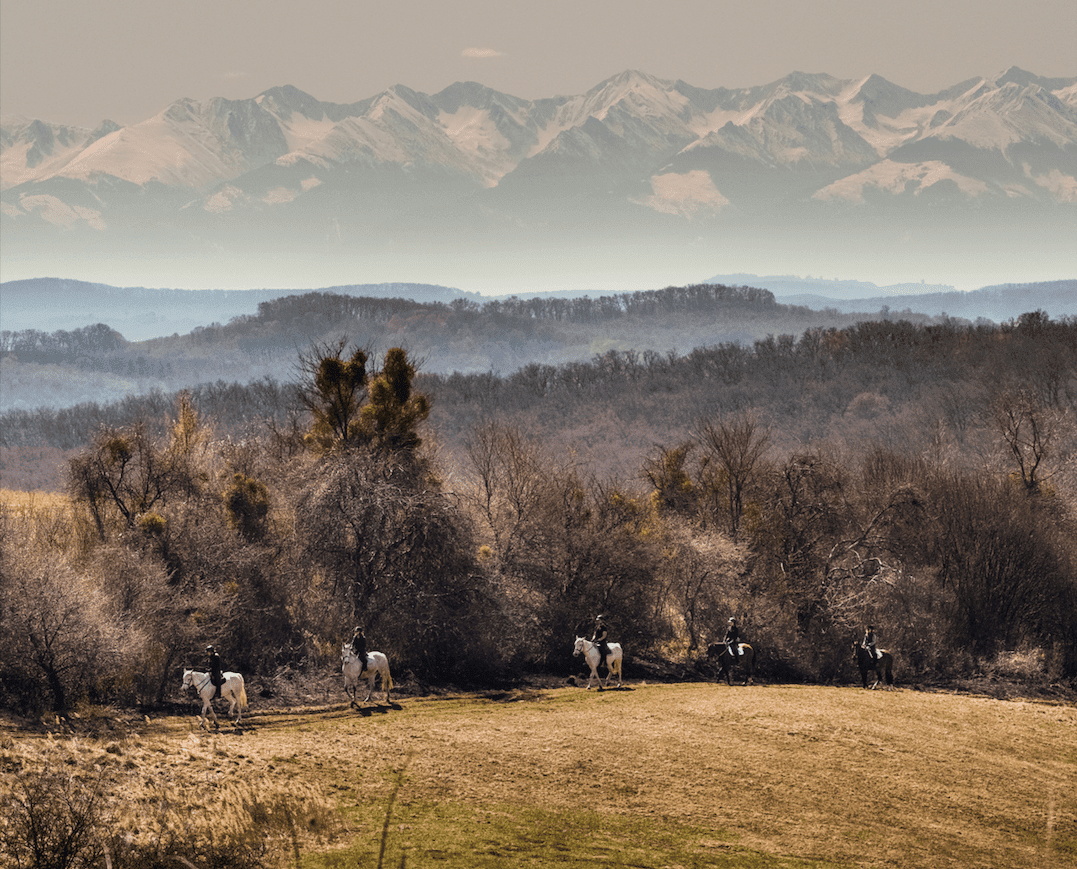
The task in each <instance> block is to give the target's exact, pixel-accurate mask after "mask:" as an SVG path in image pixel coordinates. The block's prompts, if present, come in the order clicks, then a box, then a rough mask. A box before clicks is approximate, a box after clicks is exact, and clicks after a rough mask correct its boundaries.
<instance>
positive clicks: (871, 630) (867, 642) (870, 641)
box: [860, 625, 882, 661]
mask: <svg viewBox="0 0 1077 869" xmlns="http://www.w3.org/2000/svg"><path fill="white" fill-rule="evenodd" d="M860 647H861V648H862V649H867V650H868V653H869V654H870V655H871V660H872V661H877V660H879V658H881V657H882V655H880V654H879V650H878V649H877V648H876V642H875V625H868V629H867V631H865V632H864V640H863V642H861V643H860Z"/></svg>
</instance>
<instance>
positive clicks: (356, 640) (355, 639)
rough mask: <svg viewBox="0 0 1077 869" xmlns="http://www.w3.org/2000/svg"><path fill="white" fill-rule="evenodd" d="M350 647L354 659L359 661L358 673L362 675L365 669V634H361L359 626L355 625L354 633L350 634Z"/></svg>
mask: <svg viewBox="0 0 1077 869" xmlns="http://www.w3.org/2000/svg"><path fill="white" fill-rule="evenodd" d="M351 647H352V652H353V653H354V654H355V657H357V658H358V659H359V673H360V674H362V672H363V670H365V669H366V634H364V633H363V628H362V626H360V625H356V627H355V632H354V633H353V634H352V641H351Z"/></svg>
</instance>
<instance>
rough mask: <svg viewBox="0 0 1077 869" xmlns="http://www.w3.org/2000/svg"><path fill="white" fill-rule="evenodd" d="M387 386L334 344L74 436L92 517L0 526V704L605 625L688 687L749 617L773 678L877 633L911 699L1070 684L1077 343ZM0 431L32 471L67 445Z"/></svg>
mask: <svg viewBox="0 0 1077 869" xmlns="http://www.w3.org/2000/svg"><path fill="white" fill-rule="evenodd" d="M375 358H376V357H374V356H372V355H371V354H370V353H369V352H368V351H367V350H365V349H363V348H362V347H359V346H354V345H348V344H346V343H345V342H343V341H339V340H338V341H336V342H333V343H321V344H315V345H312V349H310V350H308V351H304V352H303V353H302V354H301V355H300V360H299V363H298V364H297V371H298V373H299V375H298V376H299V382H298V384H297V386H298V389H296V388H294V387H293V388H292V389H291V390H286V389H285V388H284V387H280V386H278V385H276V384H273V383H266V382H263V383H261V384H258V385H257V387H253V388H252V389H253V390H255V392H254V393H253V397H252V396H251V395H248V388H246V387H240V386H226V385H224V384H219V385H218V386H216V387H213V388H207V389H206V390H205V391H199V390H192V391H191V392H189V393H183V394H180V395H178V396H165V395H163V394H155V395H153V396H150V397H148V398H147V400H146V402H145V403H144V404H141V405H140V404H139V403H137V402H134V401H131V402H129V403H128V404H126V405H125V406H124V407H123V408H122V411H123V413H127V414H128V415H127V416H124V415H123V413H121V409H120V408H104V409H103V408H96V407H84V408H82V409H75V410H73V411H71V412H70V414H71V415H70V419H71V420H72V422H71V424H70V426H69V429H68V432H67V434H66V435H64V436H65V437H69V438H70V441H67V442H69V443H76V444H78V446H77V452H76V454H75V455H74V457H73V459H72V461H71V462H70V464H69V466H68V479H69V486H70V493H71V495H72V497H73V503H74V505H75V508H74V512H73V513H72V514H71V516H69V517H68V516H62V517H61V516H48V515H37V516H30V517H17V516H11V515H8V516H6V517H5V519H4V523H3V526H2V528H0V532H2V534H3V536H2V538H0V690H2V691H3V702H4V703H5V704H6V705H8V706H11V707H15V708H20V709H32V708H34V707H35V706H37V707H40V705H41V704H42V703H45V702H47V703H48V704H49V705H52V706H54V707H56V708H58V709H62V708H65V707H67V706H70V705H71V704H72V703H74V702H76V701H78V700H79V699H80V698H89V699H115V700H122V701H128V702H141V703H147V704H152V703H155V702H159V701H160V700H161V699H162V698H163V697H164V696H165V695H166V693H167V692H168V691H169V690H170V686H171V685H172V684H173V683H174V682H175V681H176V679H175V676H176V673H177V667H178V666H179V665H180V664H181V663H188V664H190V663H197V658H195V657H193V656H195V655H197V650H198V649H199V648H201V647H202V646H204V644H205V643H206V642H213V643H214V644H216V645H218V646H219V647H222V648H223V649H224V650H225V654H226V657H227V659H228V664H229V666H232V667H235V668H237V669H241V670H243V671H244V672H247V673H249V674H250V675H251V677H252V678H255V679H257V678H262V679H265V680H270V679H273V678H276V677H278V676H279V675H280V674H281V673H286V672H294V671H296V670H302V669H319V670H332V669H334V668H335V667H336V666H337V653H338V651H339V645H340V642H341V641H342V639H343V638H345V637H346V636H350V631H351V628H352V627H353V626H354V624H355V623H359V624H363V625H364V626H366V628H367V634H368V636H369V637H370V639H371V642H372V644H373V646H374V647H377V648H381V649H382V650H383V651H385V652H386V653H387V654H389V656H390V659H391V660H392V661H393V663H394V669H395V671H396V672H397V673H399V675H400V676H401V677H403V678H414V679H419V680H430V681H432V680H438V681H448V682H456V683H460V682H465V681H469V680H471V681H477V682H487V683H488V682H490V681H492V680H496V679H499V678H502V677H503V676H505V675H506V674H508V673H510V672H518V671H520V670H521V669H523V670H526V669H541V670H545V671H548V672H549V671H552V672H566V671H567V669H568V668H569V667H571V661H570V657H569V649H570V648H571V638H572V636H573V635H574V634H575V633H579V632H582V631H583V630H584V629H585V627H587V626H589V623H590V621H591V619H592V618H593V617H594V615H595V614H596V613H598V612H600V611H601V612H603V613H605V614H606V615H607V617H608V620H609V622H610V624H611V626H612V630H613V633H614V636H613V639H617V640H620V641H621V642H622V643H623V644H624V645H625V647H626V648H627V650H628V655H629V666H630V667H631V666H632V662H633V661H636V662H638V661H640V660H641V659H648V658H649V659H651V660H655V659H658V658H663V659H667V660H668V659H680V660H685V659H689V660H691V659H692V658H693V657H694V656H697V655H698V654H699V653H700V650H701V649H702V648H703V647H705V644H706V643H707V642H709V641H712V640H715V639H718V638H720V634H721V631H722V629H723V626H724V624H725V620H726V617H727V616H728V615H730V614H735V615H737V616H738V617H739V620H740V622H741V624H742V625H743V629H744V631H745V632H746V634H747V638H748V640H749V641H750V642H753V643H754V644H755V645H756V646H757V648H758V650H759V653H760V660H761V662H762V663H761V671H762V673H763V675H764V676H765V677H776V678H799V679H824V680H830V679H846V678H849V676H850V672H851V662H852V655H851V645H852V644H853V643H854V642H855V641H856V640H857V639H858V638H859V636H860V634H861V633H862V631H863V627H864V625H865V624H866V623H867V622H869V621H870V622H874V623H875V624H876V625H877V626H878V627H879V631H880V634H881V636H882V641H883V644H884V645H886V646H890V647H891V648H892V649H893V650H894V652H895V656H896V658H897V661H898V670H899V678H902V679H912V678H917V677H921V676H926V675H931V676H933V677H957V676H962V675H967V674H970V673H974V672H977V671H978V670H982V669H983V668H985V667H999V666H1001V665H1000V664H999V662H1000V661H1005V660H1009V658H1007V656H1011V657H1012V656H1013V655H1014V654H1019V655H1020V656H1023V657H1022V660H1026V661H1032V662H1033V664H1032V665H1030V666H1031V669H1032V670H1034V671H1035V674H1036V675H1037V677H1038V678H1040V679H1041V680H1044V681H1050V680H1072V679H1074V678H1075V677H1077V651H1075V650H1077V526H1075V523H1074V509H1075V507H1077V504H1075V493H1077V475H1075V462H1074V458H1075V456H1077V452H1075V451H1077V425H1075V422H1074V418H1075V410H1077V323H1075V322H1072V321H1068V320H1063V321H1060V322H1053V321H1051V320H1050V319H1049V318H1048V317H1046V316H1045V315H1043V314H1041V313H1039V312H1035V313H1030V314H1026V315H1024V316H1022V317H1021V318H1019V319H1018V320H1017V321H1015V322H1012V323H1008V324H1005V325H1003V326H1001V327H989V326H986V325H980V326H971V325H962V324H957V323H952V322H943V323H937V324H928V325H923V324H912V323H908V322H887V321H880V322H873V323H861V324H856V325H853V326H849V327H847V328H844V329H825V330H813V331H808V332H806V333H804V334H803V335H801V336H800V337H799V338H794V337H793V336H788V335H784V336H779V337H776V338H775V337H768V338H765V339H760V340H758V341H756V342H754V343H753V344H752V345H750V346H745V345H740V344H721V345H715V346H710V347H701V348H699V349H697V350H695V351H692V352H690V353H687V354H683V355H681V354H664V355H663V354H657V353H639V354H637V353H634V352H630V351H613V352H605V353H602V354H599V355H596V356H594V357H593V358H592V359H591V360H590V361H589V362H585V363H572V364H565V365H556V366H555V365H531V366H528V367H526V368H524V369H522V370H520V371H518V372H516V373H515V374H512V375H510V376H507V377H496V376H493V375H490V374H486V375H463V374H456V375H452V376H448V377H443V376H437V375H420V374H418V373H417V371H416V367H415V365H414V362H413V361H412V360H411V358H410V357H409V355H408V354H407V353H406V352H405V351H403V350H401V349H399V348H394V349H392V350H390V351H389V352H388V353H386V354H385V355H384V357H383V358H382V359H381V362H380V366H379V367H372V360H373V359H375ZM251 408H260V410H259V411H258V413H257V414H255V413H253V412H252V410H251ZM256 415H257V416H261V417H262V420H261V424H260V425H258V424H255V421H254V420H253V417H254V416H256ZM10 422H17V423H18V425H17V426H16V427H15V428H14V431H15V432H16V433H18V436H19V437H22V438H25V439H26V440H27V441H32V440H33V439H34V438H46V437H51V436H55V434H53V431H54V427H56V426H58V423H59V417H56V418H50V417H49V415H48V412H45V411H41V412H38V413H37V414H36V415H27V416H23V417H19V416H15V415H7V416H6V417H5V420H4V423H5V437H8V436H10V435H9V432H10V431H11V430H9V429H8V423H10ZM79 438H81V441H79ZM42 603H43V604H44V605H41V604H42ZM118 649H122V650H123V654H122V655H120V654H118V652H117V650H118ZM84 661H89V662H91V663H92V664H93V669H92V670H87V668H86V667H85V666H81V662H84ZM629 672H631V669H630V670H629Z"/></svg>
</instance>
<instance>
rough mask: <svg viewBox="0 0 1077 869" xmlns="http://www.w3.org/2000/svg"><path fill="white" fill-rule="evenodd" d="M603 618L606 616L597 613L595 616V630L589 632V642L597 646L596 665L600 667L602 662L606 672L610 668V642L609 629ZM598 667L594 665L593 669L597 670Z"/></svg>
mask: <svg viewBox="0 0 1077 869" xmlns="http://www.w3.org/2000/svg"><path fill="white" fill-rule="evenodd" d="M605 619H606V617H605V616H602V615H599V616H597V617H596V618H595V630H594V633H592V634H591V642H592V643H594V644H595V645H596V646H597V647H598V667H601V666H602V665H603V664H605V665H606V670H607V672H608V671H609V668H610V663H609V654H610V644H609V640H608V637H609V631H608V630H607V629H606V621H605ZM598 667H596V668H595V669H596V670H597V669H598Z"/></svg>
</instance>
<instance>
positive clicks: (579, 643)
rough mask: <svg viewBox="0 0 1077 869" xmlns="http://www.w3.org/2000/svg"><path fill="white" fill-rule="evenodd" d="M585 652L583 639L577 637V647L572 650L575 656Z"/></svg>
mask: <svg viewBox="0 0 1077 869" xmlns="http://www.w3.org/2000/svg"><path fill="white" fill-rule="evenodd" d="M582 651H583V637H576V645H575V646H573V648H572V654H573V656H576V655H578V654H580V652H582Z"/></svg>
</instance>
